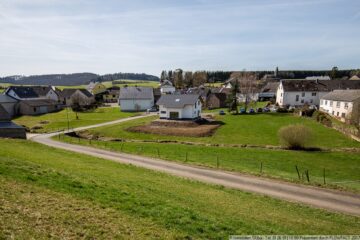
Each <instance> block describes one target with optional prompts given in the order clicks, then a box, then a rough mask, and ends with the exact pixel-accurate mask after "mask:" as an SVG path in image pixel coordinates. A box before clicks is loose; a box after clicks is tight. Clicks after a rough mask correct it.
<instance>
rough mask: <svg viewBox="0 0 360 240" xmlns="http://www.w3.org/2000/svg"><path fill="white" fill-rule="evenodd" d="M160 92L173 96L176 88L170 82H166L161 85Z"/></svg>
mask: <svg viewBox="0 0 360 240" xmlns="http://www.w3.org/2000/svg"><path fill="white" fill-rule="evenodd" d="M160 92H161V94H173V93H174V92H175V87H174V86H173V84H172V83H171V82H170V81H169V80H165V81H163V82H162V83H161V86H160Z"/></svg>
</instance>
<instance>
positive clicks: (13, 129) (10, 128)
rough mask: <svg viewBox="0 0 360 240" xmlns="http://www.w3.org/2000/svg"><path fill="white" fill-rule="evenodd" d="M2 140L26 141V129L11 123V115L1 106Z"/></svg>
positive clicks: (0, 127)
mask: <svg viewBox="0 0 360 240" xmlns="http://www.w3.org/2000/svg"><path fill="white" fill-rule="evenodd" d="M0 138H22V139H26V132H25V128H24V127H22V126H19V125H17V124H15V123H13V122H12V121H11V117H10V114H9V113H8V112H7V111H6V110H5V108H4V107H3V106H2V105H0Z"/></svg>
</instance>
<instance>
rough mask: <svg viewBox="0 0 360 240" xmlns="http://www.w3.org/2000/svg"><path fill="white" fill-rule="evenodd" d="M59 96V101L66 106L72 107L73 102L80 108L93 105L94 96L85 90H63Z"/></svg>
mask: <svg viewBox="0 0 360 240" xmlns="http://www.w3.org/2000/svg"><path fill="white" fill-rule="evenodd" d="M60 95H61V101H62V102H63V104H65V105H66V106H72V105H73V104H74V103H75V102H76V103H78V104H79V106H82V107H84V106H90V105H92V104H94V103H95V97H94V95H92V94H91V93H90V92H89V91H88V90H86V89H64V90H63V91H62V92H61V93H60Z"/></svg>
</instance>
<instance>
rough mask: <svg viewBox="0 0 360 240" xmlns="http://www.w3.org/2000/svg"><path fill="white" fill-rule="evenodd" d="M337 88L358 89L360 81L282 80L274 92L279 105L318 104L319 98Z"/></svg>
mask: <svg viewBox="0 0 360 240" xmlns="http://www.w3.org/2000/svg"><path fill="white" fill-rule="evenodd" d="M337 89H360V81H351V80H282V81H281V82H280V84H279V87H278V89H277V93H276V103H277V104H279V106H281V107H286V106H303V105H305V104H308V105H316V106H319V105H320V98H321V97H323V96H324V95H325V94H327V93H329V92H331V91H333V90H337Z"/></svg>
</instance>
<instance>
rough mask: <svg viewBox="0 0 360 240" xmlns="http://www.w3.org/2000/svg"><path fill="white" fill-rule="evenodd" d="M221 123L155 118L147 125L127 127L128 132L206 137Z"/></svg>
mask: <svg viewBox="0 0 360 240" xmlns="http://www.w3.org/2000/svg"><path fill="white" fill-rule="evenodd" d="M220 126H221V124H220V123H219V122H215V121H207V120H205V121H200V122H195V121H172V120H155V121H153V122H151V123H150V124H148V125H143V126H135V127H130V128H127V129H126V130H127V131H130V132H139V133H150V134H160V135H169V136H185V137H207V136H211V135H213V134H214V132H215V131H216V129H217V128H218V127H220Z"/></svg>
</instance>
